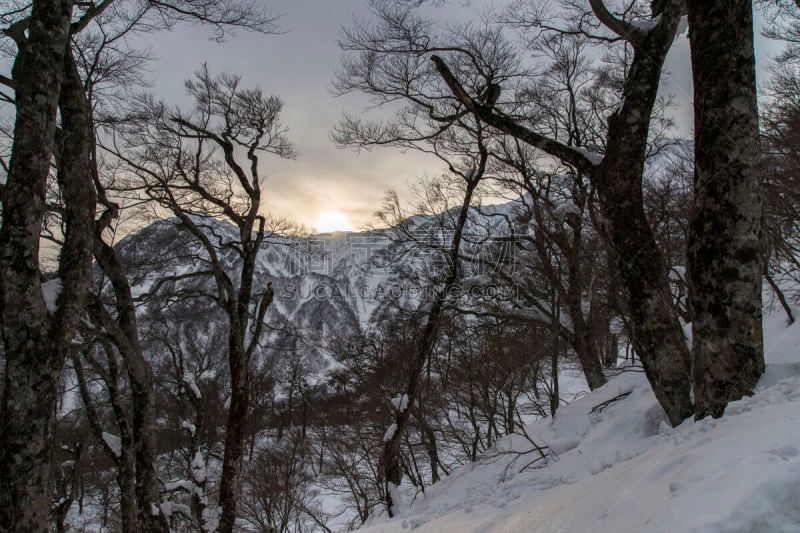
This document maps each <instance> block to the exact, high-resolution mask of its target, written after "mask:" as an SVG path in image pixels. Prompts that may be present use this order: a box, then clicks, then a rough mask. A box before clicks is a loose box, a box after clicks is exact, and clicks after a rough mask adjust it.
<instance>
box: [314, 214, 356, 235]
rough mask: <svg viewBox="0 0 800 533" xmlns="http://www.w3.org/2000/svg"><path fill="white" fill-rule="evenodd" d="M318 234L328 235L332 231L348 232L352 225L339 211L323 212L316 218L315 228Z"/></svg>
mask: <svg viewBox="0 0 800 533" xmlns="http://www.w3.org/2000/svg"><path fill="white" fill-rule="evenodd" d="M315 229H316V230H317V232H319V233H330V232H332V231H350V230H352V229H353V224H352V223H351V222H350V219H349V218H347V215H345V214H344V213H342V212H341V211H323V212H322V213H320V214H319V216H318V217H317V223H316V228H315Z"/></svg>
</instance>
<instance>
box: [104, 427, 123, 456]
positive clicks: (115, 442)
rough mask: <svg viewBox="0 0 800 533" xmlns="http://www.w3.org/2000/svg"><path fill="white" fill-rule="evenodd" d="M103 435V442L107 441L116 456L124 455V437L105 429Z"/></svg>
mask: <svg viewBox="0 0 800 533" xmlns="http://www.w3.org/2000/svg"><path fill="white" fill-rule="evenodd" d="M101 436H102V437H103V442H105V443H106V446H108V449H109V450H111V453H113V454H114V456H115V457H122V439H120V438H119V437H117V436H116V435H112V434H111V433H106V432H105V431H104V432H103V433H102V435H101Z"/></svg>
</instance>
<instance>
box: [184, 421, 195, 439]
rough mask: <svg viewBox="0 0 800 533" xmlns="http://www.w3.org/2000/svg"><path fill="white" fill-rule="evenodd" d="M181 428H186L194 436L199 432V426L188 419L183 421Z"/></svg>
mask: <svg viewBox="0 0 800 533" xmlns="http://www.w3.org/2000/svg"><path fill="white" fill-rule="evenodd" d="M181 428H183V429H185V430H186V431H188V432H189V435H191V436H192V437H194V435H195V433H197V426H195V425H194V424H192V423H191V422H189V421H188V420H184V421H183V422H181Z"/></svg>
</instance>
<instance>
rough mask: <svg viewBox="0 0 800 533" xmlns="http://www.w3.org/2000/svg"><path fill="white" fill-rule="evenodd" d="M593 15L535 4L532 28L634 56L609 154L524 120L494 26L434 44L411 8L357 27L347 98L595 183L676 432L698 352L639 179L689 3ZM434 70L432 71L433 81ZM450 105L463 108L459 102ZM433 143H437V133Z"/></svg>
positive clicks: (391, 10)
mask: <svg viewBox="0 0 800 533" xmlns="http://www.w3.org/2000/svg"><path fill="white" fill-rule="evenodd" d="M590 5H591V9H589V10H587V9H586V8H585V7H582V5H581V4H578V3H577V2H566V3H565V9H566V10H567V13H566V16H565V18H564V19H561V20H562V22H563V24H562V25H561V26H559V23H558V20H555V21H554V20H553V17H552V16H550V14H549V13H548V12H547V10H546V9H545V7H544V6H545V4H544V3H541V4H539V3H534V4H533V6H534V9H533V10H532V12H531V14H530V18H529V19H528V22H529V24H530V26H531V27H539V28H542V29H543V30H544V31H545V32H556V33H561V34H564V33H566V34H570V33H584V34H586V35H587V36H588V37H590V38H592V39H593V40H594V41H595V42H601V43H617V46H618V47H622V48H624V49H625V50H626V51H630V54H628V55H627V58H626V60H625V61H624V62H623V65H624V66H625V67H626V69H625V76H624V78H623V79H624V82H623V83H622V93H623V94H622V95H621V98H620V100H619V102H618V105H617V106H615V107H614V108H612V109H610V110H609V112H608V114H607V115H606V116H605V117H604V118H605V119H606V120H607V121H608V123H607V131H606V134H605V136H604V141H605V142H604V143H603V146H601V147H594V148H593V147H584V146H570V145H569V144H568V143H567V142H565V139H564V138H554V137H552V136H548V135H546V134H543V133H541V132H540V131H541V129H540V128H539V125H538V119H539V117H538V116H537V115H533V116H531V115H529V114H527V113H525V108H524V107H523V106H520V105H518V103H519V100H518V99H517V94H516V93H515V89H516V88H517V85H518V82H519V80H521V79H528V77H529V73H528V72H526V71H525V70H523V69H521V68H520V67H519V65H518V60H517V59H516V57H517V56H516V54H515V52H514V48H513V46H511V45H509V44H507V43H505V42H504V39H503V38H502V33H501V32H500V30H499V29H495V30H492V29H491V28H492V26H491V25H488V27H489V28H490V29H486V30H480V31H478V32H474V33H472V34H470V33H469V31H468V30H466V29H464V28H459V27H454V28H452V27H451V28H445V29H442V30H441V31H440V32H439V33H437V31H436V30H437V28H436V27H435V25H434V24H433V23H431V22H430V21H427V20H425V19H423V18H422V17H420V16H418V15H417V14H416V13H415V11H414V9H413V7H409V6H408V5H407V4H404V3H402V2H398V3H391V2H376V3H375V4H374V6H375V8H374V11H375V12H376V15H377V18H378V21H379V23H378V24H377V25H375V26H372V27H370V26H367V25H365V24H361V25H358V26H356V28H355V29H354V30H352V32H351V33H352V35H348V36H347V37H348V38H347V39H346V41H345V49H348V50H353V51H356V52H358V53H359V54H360V55H359V56H358V57H360V63H359V62H358V61H347V62H346V63H345V65H344V69H343V71H344V72H345V73H347V72H349V71H351V72H355V73H356V76H355V77H356V78H357V79H358V80H360V81H359V83H357V84H351V85H350V86H347V88H348V89H351V90H364V91H366V92H369V93H370V94H375V93H378V94H379V95H380V96H378V97H377V98H376V99H377V101H378V102H379V103H383V102H389V101H392V100H395V99H397V98H405V99H407V100H410V101H412V102H418V103H419V107H420V108H421V110H424V111H420V113H419V114H420V115H423V116H425V117H426V119H427V120H428V121H429V122H431V123H438V124H441V126H440V129H442V128H446V127H447V125H448V124H451V123H452V120H453V117H461V116H463V115H464V114H471V115H474V116H475V117H476V118H477V119H478V120H480V121H481V122H483V123H484V124H486V125H488V126H491V127H493V128H494V129H496V130H498V131H500V132H502V133H504V134H506V135H510V136H512V137H515V138H517V139H519V140H520V141H521V142H523V143H527V144H529V145H531V146H533V147H534V148H536V149H537V150H540V151H542V152H544V153H546V154H549V155H550V156H552V157H554V158H557V159H559V160H561V161H562V162H564V163H566V164H568V165H570V166H572V167H573V168H574V169H575V170H576V171H578V172H580V173H582V174H584V175H585V176H587V177H588V179H589V180H590V181H591V184H592V186H593V187H594V189H595V191H596V192H597V194H598V197H599V199H600V204H601V206H602V215H603V220H604V223H605V225H606V226H607V228H606V229H607V234H608V235H609V237H610V239H611V242H612V247H613V249H614V251H615V255H616V259H617V263H618V268H619V270H620V272H621V277H622V280H623V281H624V283H625V285H626V286H627V288H628V292H629V295H630V298H629V300H630V314H631V316H632V323H633V325H634V326H635V328H634V335H633V338H634V344H635V345H636V349H637V353H639V355H640V357H641V359H642V361H643V364H644V366H645V368H646V370H647V375H648V378H649V380H650V383H651V385H652V386H653V390H654V392H655V394H656V397H657V398H658V400H659V402H660V403H661V405H662V406H663V407H664V410H665V412H666V413H667V416H668V417H669V420H670V422H672V423H673V424H678V423H679V422H680V421H682V420H683V419H685V418H686V417H687V416H689V415H690V414H691V413H692V403H691V400H690V396H689V389H690V377H689V374H690V369H689V352H688V349H687V347H686V344H685V341H684V336H683V330H682V328H681V325H680V322H679V320H678V315H677V313H676V311H675V308H674V304H673V302H672V297H671V294H670V289H669V282H668V278H667V269H666V266H665V265H664V260H663V257H662V254H661V252H660V250H659V249H658V247H657V245H656V241H655V238H654V236H653V232H652V230H651V228H650V227H649V225H648V222H647V218H646V216H645V213H644V208H643V202H642V173H643V166H644V160H645V157H646V154H647V143H648V133H649V131H650V119H651V115H652V112H653V109H654V106H655V103H656V96H657V92H658V85H659V80H660V77H661V70H662V66H663V62H664V58H665V57H666V54H667V52H668V50H669V48H670V46H671V44H672V41H673V39H674V36H675V33H676V30H677V28H678V23H679V20H680V18H681V16H682V14H683V3H682V2H681V1H679V0H674V1H666V2H654V3H653V6H652V10H651V12H650V13H649V14H645V13H643V12H642V10H640V9H637V10H632V11H627V12H626V14H625V15H621V16H617V15H614V14H613V13H612V12H611V11H609V9H608V8H607V7H606V6H605V5H604V4H603V3H602V2H601V1H599V0H598V1H595V0H592V1H591V2H590ZM625 17H628V18H627V19H626V18H625ZM630 17H634V19H633V20H632V19H631V18H630ZM569 21H572V22H571V23H570V22H569ZM598 21H599V24H598ZM427 59H430V60H431V61H432V62H433V66H434V67H435V69H434V70H433V71H432V70H431V69H430V68H429V65H430V64H429V63H428V64H427V65H426V63H427V61H426V60H427ZM358 65H361V70H358ZM367 67H368V68H367ZM364 71H367V72H368V75H366V74H364ZM350 77H351V78H353V77H354V76H352V75H351V76H350ZM504 85H505V86H506V87H507V90H503V89H504V87H503V86H504ZM489 89H491V90H489ZM488 95H491V98H488V97H487V96H488ZM503 95H509V96H505V97H504V96H503ZM448 98H455V103H453V101H452V100H448ZM428 134H429V135H435V134H436V130H435V129H433V128H432V129H431V130H428ZM596 150H602V151H603V153H599V152H598V151H596Z"/></svg>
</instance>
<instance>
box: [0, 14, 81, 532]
mask: <svg viewBox="0 0 800 533" xmlns="http://www.w3.org/2000/svg"><path fill="white" fill-rule="evenodd" d="M71 13H72V1H71V0H37V1H36V2H35V3H34V6H33V12H32V14H31V17H30V24H29V31H28V38H27V40H26V42H25V43H24V44H20V48H21V49H20V52H19V53H18V56H17V59H16V61H15V64H14V68H13V76H14V81H15V82H16V83H17V87H16V100H17V117H16V123H15V125H14V143H13V147H12V155H11V162H10V167H9V172H8V178H7V183H6V186H5V194H4V198H3V222H2V224H3V225H2V229H1V230H0V321H1V325H0V329H2V335H3V341H4V344H5V352H6V369H5V387H4V389H3V398H2V407H1V409H2V413H1V415H0V454H2V455H0V529H4V530H9V531H46V530H47V524H48V515H49V507H50V506H49V504H48V500H47V480H48V472H49V465H48V458H49V452H50V447H51V446H52V437H53V424H54V413H55V402H56V395H57V384H58V377H59V373H60V371H61V367H62V366H63V363H64V356H65V353H64V344H65V341H64V339H65V337H67V336H68V335H69V333H70V331H71V326H73V325H74V323H73V319H74V317H75V316H77V313H76V312H75V309H74V307H75V306H79V305H80V304H81V301H80V296H81V293H82V291H83V290H84V289H85V285H86V283H87V278H88V276H82V274H87V273H88V265H85V264H83V263H84V262H85V261H84V257H83V255H82V254H81V253H80V251H79V250H76V249H75V248H71V249H70V250H69V252H68V257H65V258H63V259H62V261H67V262H68V263H65V264H63V265H62V268H61V269H60V273H61V275H62V276H67V278H66V279H64V278H63V277H62V286H63V288H62V292H61V298H59V303H60V304H61V303H62V302H66V301H67V299H68V298H72V299H75V301H72V302H70V303H69V305H66V306H64V308H63V309H59V310H58V311H56V313H55V315H56V316H55V317H54V316H52V315H49V314H48V309H47V307H46V304H45V301H44V299H43V297H42V285H41V282H40V279H39V275H40V274H39V231H40V229H41V224H42V219H43V217H44V211H45V205H44V204H45V183H46V180H47V176H48V173H49V170H50V162H51V159H52V155H53V142H54V138H55V128H56V109H57V106H58V95H59V88H60V85H61V78H62V62H63V57H64V51H65V50H66V49H67V42H68V30H69V23H70V19H71ZM71 185H75V184H71ZM74 191H75V187H72V188H70V191H69V192H70V193H72V192H74ZM73 214H74V213H71V214H70V216H72V215H73ZM76 222H77V221H74V220H73V221H72V226H73V227H72V228H71V229H72V230H73V237H74V232H75V231H77V230H78V227H77V226H79V224H76ZM68 230H70V228H69V227H68ZM84 271H85V272H84Z"/></svg>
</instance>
